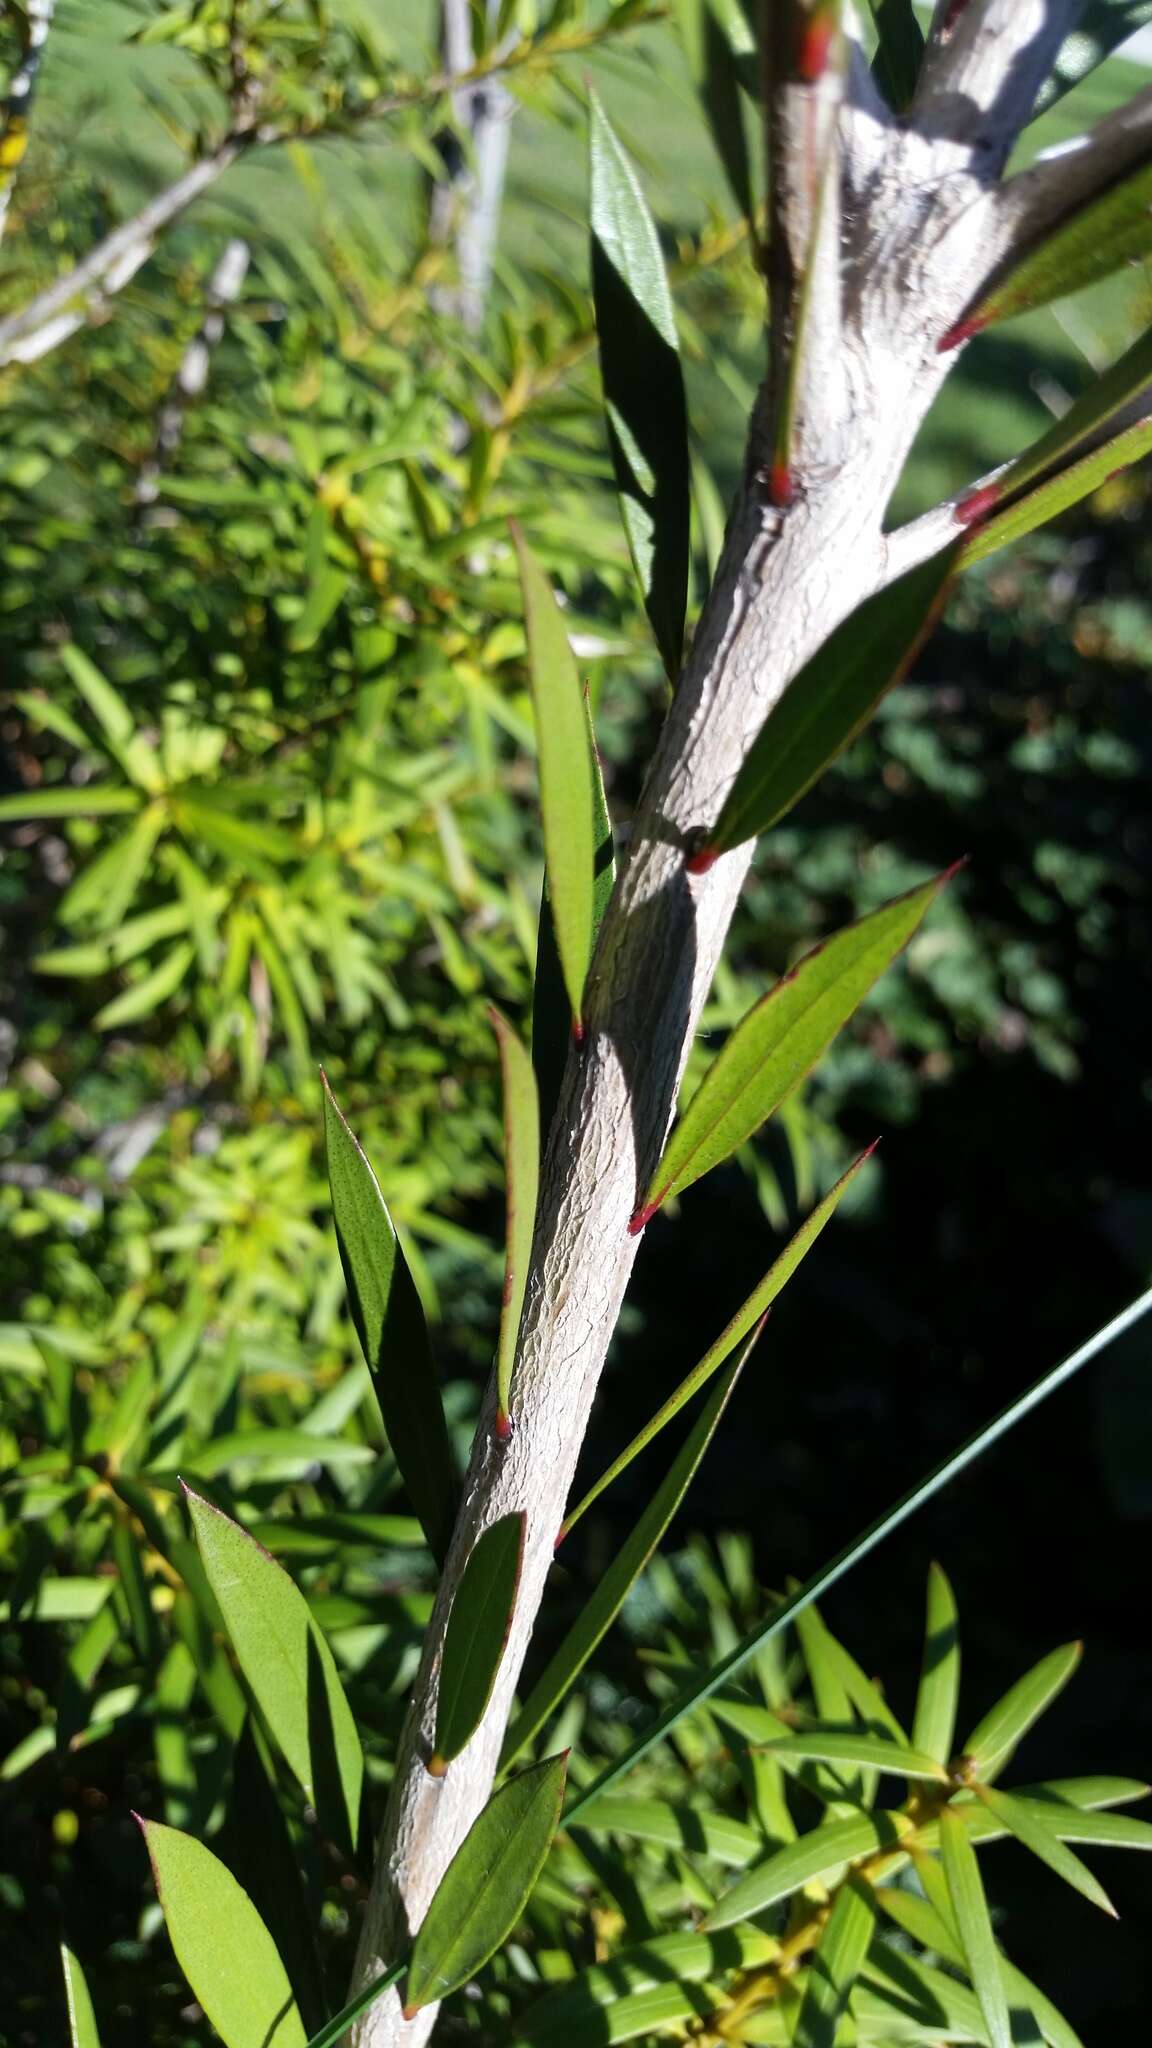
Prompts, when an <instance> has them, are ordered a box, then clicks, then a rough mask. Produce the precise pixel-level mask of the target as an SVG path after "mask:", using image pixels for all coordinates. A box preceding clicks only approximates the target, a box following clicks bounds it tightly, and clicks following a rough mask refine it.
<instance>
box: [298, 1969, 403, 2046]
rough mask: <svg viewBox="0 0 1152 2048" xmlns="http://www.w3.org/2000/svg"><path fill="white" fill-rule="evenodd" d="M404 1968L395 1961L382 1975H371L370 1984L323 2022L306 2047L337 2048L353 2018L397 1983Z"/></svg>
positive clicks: (357, 2017)
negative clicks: (393, 1965)
mask: <svg viewBox="0 0 1152 2048" xmlns="http://www.w3.org/2000/svg"><path fill="white" fill-rule="evenodd" d="M404 1968H405V1966H404V1964H403V1963H397V1964H396V1965H395V1967H394V1968H393V1969H391V1970H386V1971H385V1972H384V1974H383V1976H381V1977H373V1979H372V1982H371V1983H370V1984H365V1986H364V1988H363V1990H361V1991H358V1992H357V1993H356V1996H355V1998H350V1999H349V2000H348V2003H347V2005H342V2006H341V2008H340V2010H339V2012H338V2013H336V2014H334V2015H333V2017H332V2018H331V2019H330V2020H327V2021H326V2022H325V2024H324V2025H323V2026H322V2027H321V2029H320V2031H319V2033H318V2034H313V2036H312V2038H311V2040H310V2041H309V2042H308V2044H307V2048H337V2043H338V2042H341V2041H343V2040H344V2038H345V2036H346V2035H347V2033H348V2031H349V2029H350V2028H351V2025H352V2022H353V2020H358V2019H359V2017H360V2015H361V2013H362V2012H367V2010H368V2008H369V2006H370V2005H375V2003H376V2000H377V1999H378V1998H382V1997H383V1995H384V1993H385V1992H386V1991H390V1990H391V1988H392V1986H393V1984H398V1983H399V1981H400V1979H401V1977H402V1976H403V1975H404Z"/></svg>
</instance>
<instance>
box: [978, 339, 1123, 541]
mask: <svg viewBox="0 0 1152 2048" xmlns="http://www.w3.org/2000/svg"><path fill="white" fill-rule="evenodd" d="M1149 383H1152V331H1150V332H1148V333H1145V334H1141V335H1138V336H1137V338H1136V340H1135V341H1134V342H1133V343H1132V346H1131V347H1130V348H1127V349H1125V351H1124V353H1123V355H1121V356H1118V357H1117V358H1116V361H1115V362H1114V363H1112V364H1110V365H1109V367H1108V369H1106V370H1103V371H1102V372H1101V374H1100V376H1099V377H1097V378H1096V380H1095V382H1094V383H1093V384H1090V385H1089V386H1088V388H1087V390H1086V391H1082V392H1081V393H1080V395H1079V397H1078V398H1075V399H1073V401H1072V404H1071V405H1070V406H1068V408H1067V410H1066V411H1064V412H1062V413H1061V414H1060V417H1059V419H1056V420H1053V422H1052V425H1051V426H1050V427H1049V428H1047V430H1046V431H1045V432H1044V433H1043V434H1041V435H1040V436H1039V438H1038V439H1037V440H1035V441H1033V442H1032V443H1031V444H1030V445H1029V446H1028V447H1027V448H1025V449H1024V450H1023V452H1022V453H1021V454H1020V455H1018V456H1017V457H1016V458H1015V460H1014V461H1013V462H1010V463H1009V464H1008V465H1007V467H1006V468H1005V469H1004V470H1002V471H1001V473H1000V475H999V477H998V478H997V479H996V483H995V485H994V486H993V487H992V488H993V489H994V490H995V493H996V500H995V502H996V503H997V504H1000V503H1001V502H1002V501H1003V500H1004V499H1006V498H1009V497H1011V496H1012V494H1013V493H1014V492H1016V491H1019V490H1020V489H1021V488H1022V487H1023V486H1024V485H1025V484H1030V483H1033V482H1035V480H1036V478H1037V477H1042V476H1044V475H1046V474H1047V472H1048V471H1050V470H1052V469H1054V468H1055V467H1056V466H1057V464H1058V463H1060V462H1062V461H1063V460H1064V459H1065V457H1068V456H1075V457H1077V458H1080V457H1082V456H1084V455H1086V454H1088V453H1090V452H1092V442H1093V439H1094V437H1097V436H1099V435H1100V434H1102V433H1103V432H1104V431H1105V430H1106V428H1107V427H1108V425H1109V423H1114V422H1115V421H1116V419H1117V415H1118V414H1120V413H1121V412H1122V411H1123V410H1124V408H1125V407H1126V406H1128V405H1130V404H1131V403H1132V401H1133V400H1134V399H1137V398H1139V397H1140V395H1141V393H1142V392H1144V391H1145V390H1146V389H1147V386H1148V385H1149ZM1142 424H1143V422H1138V423H1137V426H1139V425H1142ZM1096 452H1101V451H1096ZM978 538H979V537H978ZM969 553H970V557H971V556H974V554H975V546H974V545H973V546H972V547H970V551H969Z"/></svg>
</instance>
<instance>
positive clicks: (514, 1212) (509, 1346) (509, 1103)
mask: <svg viewBox="0 0 1152 2048" xmlns="http://www.w3.org/2000/svg"><path fill="white" fill-rule="evenodd" d="M489 1015H490V1017H491V1019H492V1023H493V1027H494V1029H495V1032H496V1038H497V1042H498V1044H499V1047H500V1074H501V1079H502V1081H503V1084H504V1180H505V1219H506V1220H505V1249H504V1298H503V1301H502V1303H501V1308H500V1340H499V1346H498V1349H497V1353H496V1404H497V1407H496V1427H497V1431H498V1432H499V1433H500V1434H501V1435H506V1434H507V1431H508V1428H509V1424H510V1418H511V1414H512V1368H513V1366H514V1364H515V1362H516V1340H517V1338H518V1337H519V1335H520V1316H521V1313H522V1311H523V1308H524V1291H525V1289H526V1287H527V1285H528V1268H529V1266H530V1264H531V1261H532V1235H533V1231H534V1230H535V1227H536V1201H537V1196H538V1193H539V1188H540V1102H539V1097H538V1095H537V1092H536V1075H535V1072H534V1071H533V1067H532V1061H531V1060H530V1059H529V1057H528V1054H527V1053H526V1052H525V1050H524V1047H523V1046H522V1044H521V1043H520V1040H519V1038H518V1037H517V1035H516V1033H515V1031H513V1029H512V1026H511V1025H510V1024H509V1022H508V1019H507V1018H506V1017H505V1016H504V1015H503V1014H502V1013H501V1012H500V1011H499V1010H498V1009H496V1007H495V1005H493V1007H492V1008H491V1010H490V1011H489Z"/></svg>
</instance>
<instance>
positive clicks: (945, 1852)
mask: <svg viewBox="0 0 1152 2048" xmlns="http://www.w3.org/2000/svg"><path fill="white" fill-rule="evenodd" d="M940 1853H941V1858H942V1860H943V1864H944V1876H945V1879H946V1881H947V1885H948V1897H949V1900H950V1901H951V1905H952V1918H953V1920H954V1921H955V1923H956V1932H957V1934H958V1935H959V1937H960V1946H961V1948H962V1949H963V1951H964V1961H965V1964H966V1966H967V1969H968V1974H969V1976H970V1977H971V1979H972V1989H973V1991H974V1992H975V1993H976V1996H977V1998H978V1999H979V2001H980V2010H981V2012H982V2013H983V2015H984V2022H985V2025H986V2026H987V2028H988V2038H989V2041H990V2042H991V2048H1012V2028H1011V2025H1010V2023H1009V2019H1008V2000H1007V1998H1006V1997H1005V1993H1004V1980H1003V1978H1002V1976H1001V1974H1000V1957H999V1954H998V1952H997V1948H996V1937H995V1935H994V1934H993V1932H992V1921H991V1918H990V1916H989V1912H988V1901H987V1899H986V1898H985V1896H984V1886H983V1883H982V1881H981V1878H980V1870H979V1866H978V1864H977V1862H976V1851H975V1849H974V1848H973V1847H972V1844H971V1842H970V1841H969V1839H968V1835H967V1832H966V1830H965V1827H964V1823H963V1821H962V1820H961V1819H960V1816H959V1814H957V1813H954V1812H952V1810H951V1808H949V1807H945V1808H944V1811H943V1813H942V1814H941V1815H940Z"/></svg>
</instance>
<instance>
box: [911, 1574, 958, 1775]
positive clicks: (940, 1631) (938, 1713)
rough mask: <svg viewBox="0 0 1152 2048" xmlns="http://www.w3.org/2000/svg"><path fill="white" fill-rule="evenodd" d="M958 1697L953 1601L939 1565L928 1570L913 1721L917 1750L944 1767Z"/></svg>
mask: <svg viewBox="0 0 1152 2048" xmlns="http://www.w3.org/2000/svg"><path fill="white" fill-rule="evenodd" d="M959 1696H960V1635H959V1623H958V1618H957V1614H956V1599H955V1595H954V1594H953V1591H952V1588H951V1585H950V1584H949V1582H948V1578H947V1575H946V1573H945V1572H944V1571H942V1570H941V1567H940V1566H939V1565H938V1564H933V1565H930V1566H929V1568H928V1613H927V1617H926V1621H925V1628H924V1660H923V1663H922V1664H921V1667H920V1687H919V1690H918V1692H917V1694H916V1713H915V1716H914V1718H913V1722H912V1741H913V1744H914V1746H915V1748H917V1749H922V1750H924V1752H925V1753H926V1755H928V1756H934V1757H935V1758H936V1760H937V1762H938V1763H942V1764H946V1763H947V1762H948V1761H949V1759H950V1757H951V1755H952V1743H953V1741H954V1739H955V1735H956V1705H957V1701H958V1699H959Z"/></svg>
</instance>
